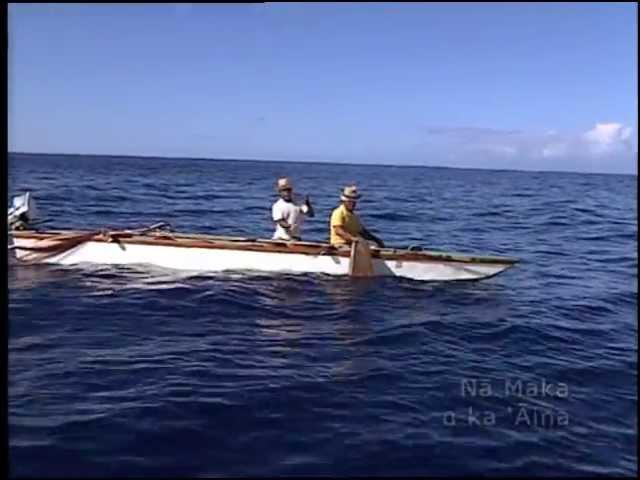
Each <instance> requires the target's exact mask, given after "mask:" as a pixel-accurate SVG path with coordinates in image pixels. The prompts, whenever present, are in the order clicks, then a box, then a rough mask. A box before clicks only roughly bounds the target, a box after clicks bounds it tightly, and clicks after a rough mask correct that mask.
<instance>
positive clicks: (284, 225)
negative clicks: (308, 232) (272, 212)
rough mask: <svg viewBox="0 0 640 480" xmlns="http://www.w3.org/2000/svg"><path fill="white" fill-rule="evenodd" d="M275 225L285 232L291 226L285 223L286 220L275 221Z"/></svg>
mask: <svg viewBox="0 0 640 480" xmlns="http://www.w3.org/2000/svg"><path fill="white" fill-rule="evenodd" d="M275 223H277V224H278V225H280V226H281V227H282V228H284V229H285V230H289V229H290V228H291V225H289V224H288V223H287V221H286V220H284V219H281V220H276V222H275Z"/></svg>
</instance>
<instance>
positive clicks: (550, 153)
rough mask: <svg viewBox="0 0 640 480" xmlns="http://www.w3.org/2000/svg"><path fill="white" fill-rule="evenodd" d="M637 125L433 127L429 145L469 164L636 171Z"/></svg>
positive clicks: (448, 159) (451, 157) (550, 168)
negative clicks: (557, 128) (576, 128)
mask: <svg viewBox="0 0 640 480" xmlns="http://www.w3.org/2000/svg"><path fill="white" fill-rule="evenodd" d="M632 134H633V129H632V127H630V126H628V125H623V124H620V123H617V122H602V123H596V124H595V125H594V126H593V128H591V129H589V130H586V131H583V132H578V133H560V132H557V131H555V130H548V131H546V132H542V133H533V132H524V131H521V130H499V129H492V128H481V127H442V126H439V127H430V128H428V129H427V136H428V140H427V143H426V145H429V146H431V147H436V146H439V147H440V148H441V151H443V152H444V151H445V150H446V151H448V154H447V155H446V158H447V161H448V162H454V163H455V164H456V166H465V165H468V166H471V163H470V162H471V161H472V160H473V163H476V161H477V160H482V159H483V158H484V159H486V160H489V159H490V160H491V164H492V166H494V167H496V168H509V169H510V168H513V169H525V170H532V169H539V170H572V169H573V168H572V167H574V168H576V169H578V168H579V169H580V170H582V171H585V168H586V171H592V172H602V171H607V172H613V173H637V155H638V152H637V142H636V143H635V145H634V141H633V140H634V138H633V135H632Z"/></svg>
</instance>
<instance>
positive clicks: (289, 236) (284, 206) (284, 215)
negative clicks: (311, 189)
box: [271, 178, 314, 240]
mask: <svg viewBox="0 0 640 480" xmlns="http://www.w3.org/2000/svg"><path fill="white" fill-rule="evenodd" d="M277 188H278V193H279V194H280V198H279V199H278V201H277V202H276V203H274V204H273V206H272V207H271V217H272V218H273V221H274V223H275V224H276V231H275V232H274V234H273V239H274V240H301V237H300V226H301V225H302V222H303V221H304V217H305V215H306V216H308V217H313V216H314V213H313V207H312V206H311V202H310V201H309V197H308V196H307V197H306V198H305V201H304V203H303V204H302V205H296V204H295V203H294V201H293V185H292V183H291V181H290V180H289V179H288V178H280V179H278V184H277Z"/></svg>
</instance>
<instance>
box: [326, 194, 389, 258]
mask: <svg viewBox="0 0 640 480" xmlns="http://www.w3.org/2000/svg"><path fill="white" fill-rule="evenodd" d="M360 197H361V195H360V193H358V188H357V187H356V186H355V185H350V186H348V187H344V189H343V190H342V195H341V196H340V201H341V203H340V206H339V207H338V208H336V209H335V210H334V211H333V212H332V213H331V221H330V229H329V235H330V238H331V240H330V242H331V245H333V246H340V245H349V244H351V243H352V242H354V241H358V240H361V239H363V238H364V239H365V240H371V241H373V242H375V243H376V244H377V245H378V246H379V247H381V248H383V247H384V243H383V242H382V240H380V239H379V238H378V237H376V236H375V235H374V234H373V233H371V232H370V231H369V230H367V229H366V228H364V226H363V225H362V223H361V222H360V218H359V217H358V215H357V214H356V213H355V211H354V210H355V209H356V204H357V202H358V199H359V198H360Z"/></svg>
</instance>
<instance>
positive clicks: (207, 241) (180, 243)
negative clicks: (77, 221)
mask: <svg viewBox="0 0 640 480" xmlns="http://www.w3.org/2000/svg"><path fill="white" fill-rule="evenodd" d="M90 233H91V232H87V231H45V232H35V231H29V230H21V231H14V232H11V234H12V235H13V237H14V238H22V239H33V240H54V241H55V240H58V239H61V240H62V239H63V238H71V237H73V236H76V235H77V236H81V235H88V234H90ZM62 236H64V237H62ZM86 241H91V242H104V243H113V242H122V243H124V244H131V245H156V246H167V247H183V248H209V249H220V250H237V251H250V252H269V253H297V254H303V255H315V256H331V257H336V256H337V257H344V258H349V256H350V250H349V249H348V248H344V249H342V248H339V249H336V248H333V247H331V246H330V245H329V244H327V243H315V242H282V241H277V240H267V239H249V238H241V237H216V236H212V235H204V234H179V233H176V234H173V233H153V234H145V235H138V234H135V233H128V232H121V231H115V232H108V234H107V235H101V234H100V233H96V234H95V235H94V236H93V237H91V238H90V239H88V240H86ZM371 257H372V258H379V259H382V260H397V261H415V262H455V263H471V264H493V265H513V264H515V263H517V262H518V259H515V258H508V257H491V256H467V255H457V254H448V253H444V252H442V253H440V252H428V251H422V252H412V251H406V250H396V249H387V248H385V249H377V248H371Z"/></svg>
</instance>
